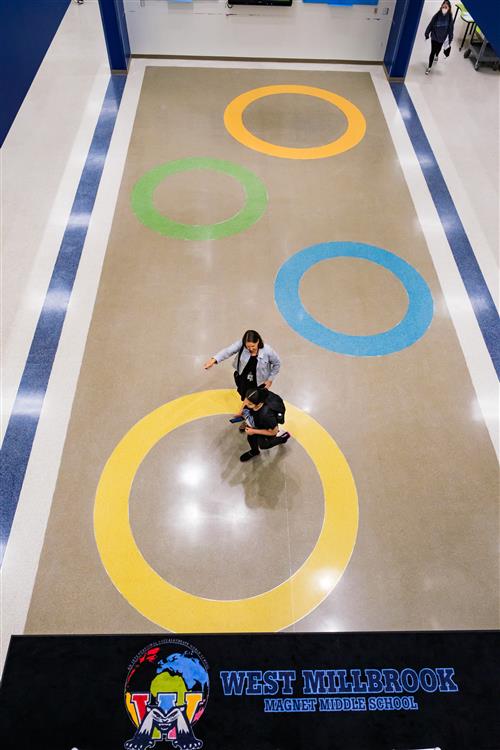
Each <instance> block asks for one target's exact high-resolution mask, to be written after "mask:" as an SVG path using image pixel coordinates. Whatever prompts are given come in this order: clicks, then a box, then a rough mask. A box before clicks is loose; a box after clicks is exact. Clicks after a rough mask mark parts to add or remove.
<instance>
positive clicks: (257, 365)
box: [204, 330, 281, 401]
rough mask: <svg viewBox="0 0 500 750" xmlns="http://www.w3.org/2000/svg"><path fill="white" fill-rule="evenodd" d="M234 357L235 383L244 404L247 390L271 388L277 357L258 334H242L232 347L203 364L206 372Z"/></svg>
mask: <svg viewBox="0 0 500 750" xmlns="http://www.w3.org/2000/svg"><path fill="white" fill-rule="evenodd" d="M232 355H235V356H234V360H233V367H234V382H235V384H236V390H237V391H238V393H239V396H240V398H241V400H242V401H243V400H244V398H245V395H246V393H247V391H248V390H249V389H250V388H270V387H271V385H272V383H273V381H274V379H275V378H276V376H277V374H278V373H279V371H280V367H281V362H280V358H279V357H278V355H277V354H276V352H275V351H274V349H272V348H271V347H270V346H269V345H268V344H264V341H263V340H262V336H261V335H260V333H257V331H252V330H249V331H245V333H244V334H243V337H242V338H241V339H239V340H238V341H235V342H234V344H231V345H230V346H228V347H226V349H221V351H220V352H217V354H214V356H213V357H211V358H210V359H209V360H208V362H205V364H204V368H205V370H209V369H210V368H211V367H213V366H214V365H217V364H219V363H220V362H224V360H225V359H229V357H231V356H232Z"/></svg>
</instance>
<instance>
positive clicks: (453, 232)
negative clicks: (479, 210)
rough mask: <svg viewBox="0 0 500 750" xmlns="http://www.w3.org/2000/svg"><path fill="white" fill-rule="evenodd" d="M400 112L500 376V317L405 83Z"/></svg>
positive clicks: (398, 86)
mask: <svg viewBox="0 0 500 750" xmlns="http://www.w3.org/2000/svg"><path fill="white" fill-rule="evenodd" d="M391 88H392V91H393V94H394V96H395V98H396V102H397V104H398V107H399V111H400V112H401V115H402V117H403V120H404V123H405V125H406V129H407V131H408V134H409V136H410V138H411V142H412V144H413V148H414V149H415V153H416V155H417V158H418V160H419V162H420V167H421V169H422V172H423V173H424V177H425V180H426V182H427V185H428V187H429V190H430V192H431V195H432V199H433V201H434V205H435V206H436V209H437V212H438V214H439V218H440V219H441V223H442V225H443V229H444V231H445V233H446V237H447V238H448V242H449V244H450V248H451V251H452V253H453V257H454V259H455V263H456V264H457V268H458V270H459V272H460V276H461V277H462V281H463V282H464V285H465V288H466V290H467V294H468V295H469V299H470V301H471V304H472V307H473V310H474V313H475V316H476V318H477V322H478V323H479V327H480V329H481V333H482V335H483V338H484V341H485V344H486V347H487V349H488V352H489V354H490V357H491V360H492V362H493V364H494V366H495V370H496V373H497V376H499V377H500V320H499V316H498V311H497V308H496V305H495V302H494V301H493V298H492V296H491V294H490V290H489V289H488V285H487V284H486V281H485V280H484V276H483V274H482V271H481V269H480V267H479V263H478V262H477V259H476V256H475V254H474V250H473V248H472V245H471V244H470V242H469V238H468V237H467V233H466V231H465V229H464V226H463V224H462V221H461V219H460V216H459V215H458V211H457V209H456V207H455V204H454V202H453V198H452V197H451V195H450V191H449V190H448V187H447V185H446V182H445V180H444V177H443V175H442V173H441V170H440V168H439V165H438V163H437V160H436V157H435V156H434V152H433V150H432V148H431V145H430V143H429V141H428V139H427V136H426V135H425V132H424V128H423V127H422V123H421V122H420V119H419V117H418V114H417V112H416V109H415V107H414V105H413V102H412V100H411V97H410V94H409V92H408V89H407V88H406V86H405V85H404V83H392V84H391Z"/></svg>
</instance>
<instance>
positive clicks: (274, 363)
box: [214, 339, 281, 385]
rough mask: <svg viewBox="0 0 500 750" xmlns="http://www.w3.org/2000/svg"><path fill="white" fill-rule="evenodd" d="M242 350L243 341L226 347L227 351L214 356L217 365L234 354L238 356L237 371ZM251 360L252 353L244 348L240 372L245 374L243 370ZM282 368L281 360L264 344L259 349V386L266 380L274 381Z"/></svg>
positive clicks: (235, 358)
mask: <svg viewBox="0 0 500 750" xmlns="http://www.w3.org/2000/svg"><path fill="white" fill-rule="evenodd" d="M240 349H241V339H238V341H235V342H234V344H231V345H230V346H228V347H226V348H225V349H221V350H220V352H217V354H214V359H215V361H216V362H217V363H219V362H224V360H225V359H229V357H231V356H232V355H233V354H234V355H236V356H235V357H234V360H233V367H234V369H235V370H236V367H237V365H238V352H239V351H240ZM249 359H250V352H249V351H248V349H247V348H246V346H245V347H243V351H242V352H241V357H240V366H239V369H238V372H239V373H240V375H241V373H242V372H243V369H244V367H245V365H246V363H247V362H248V360H249ZM280 367H281V362H280V358H279V357H278V355H277V354H276V352H275V351H274V349H272V348H271V347H270V346H268V345H267V344H264V347H263V348H262V349H259V353H258V354H257V384H258V385H262V384H263V383H265V382H266V380H273V381H274V379H275V377H276V375H277V374H278V373H279V371H280Z"/></svg>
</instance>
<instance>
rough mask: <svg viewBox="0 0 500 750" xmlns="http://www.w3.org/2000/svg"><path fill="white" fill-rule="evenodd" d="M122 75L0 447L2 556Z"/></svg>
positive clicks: (105, 110) (99, 129)
mask: <svg viewBox="0 0 500 750" xmlns="http://www.w3.org/2000/svg"><path fill="white" fill-rule="evenodd" d="M125 81H126V78H125V76H112V77H111V79H110V81H109V84H108V87H107V90H106V94H105V97H104V102H103V105H102V109H101V113H100V115H99V119H98V121H97V125H96V128H95V131H94V135H93V138H92V143H91V144H90V149H89V153H88V155H87V159H86V161H85V166H84V168H83V171H82V175H81V177H80V182H79V184H78V188H77V191H76V195H75V199H74V202H73V206H72V209H71V214H70V217H69V220H68V224H67V226H66V229H65V232H64V236H63V239H62V241H61V246H60V249H59V253H58V256H57V259H56V263H55V266H54V270H53V273H52V278H51V280H50V283H49V288H48V290H47V294H46V297H45V301H44V304H43V307H42V310H41V312H40V317H39V319H38V323H37V327H36V329H35V333H34V336H33V341H32V343H31V347H30V351H29V354H28V359H27V361H26V365H25V367H24V372H23V375H22V378H21V383H20V385H19V390H18V392H17V396H16V400H15V402H14V406H13V409H12V413H11V415H10V419H9V422H8V425H7V429H6V432H5V437H4V440H3V444H2V449H1V451H0V486H1V488H2V506H1V513H0V545H1V550H0V562H1V561H2V560H3V555H4V552H5V546H6V544H7V540H8V538H9V534H10V530H11V527H12V522H13V520H14V515H15V512H16V508H17V504H18V502H19V495H20V493H21V488H22V485H23V481H24V476H25V473H26V467H27V465H28V461H29V457H30V454H31V449H32V446H33V440H34V438H35V434H36V430H37V427H38V421H39V419H40V412H41V409H42V406H43V401H44V398H45V392H46V389H47V384H48V381H49V377H50V373H51V371H52V365H53V363H54V358H55V355H56V352H57V347H58V345H59V339H60V337H61V331H62V327H63V324H64V320H65V318H66V311H67V308H68V303H69V299H70V296H71V292H72V289H73V284H74V281H75V277H76V273H77V271H78V266H79V263H80V258H81V255H82V250H83V244H84V242H85V238H86V236H87V230H88V226H89V221H90V216H91V214H92V210H93V207H94V202H95V197H96V194H97V189H98V187H99V183H100V181H101V175H102V171H103V168H104V161H105V159H106V154H107V152H108V148H109V143H110V140H111V135H112V133H113V129H114V126H115V122H116V116H117V113H118V108H119V106H120V101H121V97H122V94H123V89H124V86H125Z"/></svg>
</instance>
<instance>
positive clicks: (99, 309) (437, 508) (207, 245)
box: [26, 65, 499, 633]
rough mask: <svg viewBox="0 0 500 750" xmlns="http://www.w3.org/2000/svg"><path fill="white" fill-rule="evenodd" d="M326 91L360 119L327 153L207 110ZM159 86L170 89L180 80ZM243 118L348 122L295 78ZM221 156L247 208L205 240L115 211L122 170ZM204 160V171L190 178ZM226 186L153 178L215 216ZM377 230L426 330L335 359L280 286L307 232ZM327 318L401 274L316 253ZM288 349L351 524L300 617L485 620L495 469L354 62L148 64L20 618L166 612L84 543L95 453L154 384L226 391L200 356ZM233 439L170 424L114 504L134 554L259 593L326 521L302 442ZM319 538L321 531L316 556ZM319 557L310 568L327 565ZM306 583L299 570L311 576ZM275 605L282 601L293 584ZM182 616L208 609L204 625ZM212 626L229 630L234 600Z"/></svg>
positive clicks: (432, 275) (373, 303)
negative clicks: (297, 151) (308, 156)
mask: <svg viewBox="0 0 500 750" xmlns="http://www.w3.org/2000/svg"><path fill="white" fill-rule="evenodd" d="M277 83H278V84H283V83H285V84H286V83H299V84H305V85H309V86H317V87H321V88H324V89H328V90H331V91H334V92H336V93H337V94H340V95H342V96H344V97H346V98H347V99H348V100H350V101H351V102H353V103H354V104H355V105H356V106H357V107H358V108H359V109H360V110H361V111H362V113H363V115H364V117H365V119H366V122H367V131H366V135H365V137H364V139H363V140H362V141H361V142H360V143H359V145H357V146H356V147H355V148H353V149H351V150H349V151H347V152H345V153H343V154H340V155H339V156H336V157H334V158H330V159H320V160H314V161H295V160H288V159H276V158H272V157H268V156H265V155H263V154H260V153H258V152H255V151H252V150H249V149H248V148H245V147H244V146H243V145H242V144H240V143H238V142H237V141H235V140H234V139H233V138H231V136H230V135H229V134H228V133H227V131H226V130H225V128H224V125H223V120H222V115H223V112H224V108H225V106H226V105H227V104H228V103H229V102H230V101H231V100H232V99H233V98H234V97H235V96H237V95H239V94H240V93H242V92H244V91H246V90H248V89H251V88H255V87H258V86H264V85H268V84H277ZM173 92H175V95H174V93H173ZM245 124H246V125H247V127H248V128H250V129H251V130H252V131H253V132H255V133H256V134H257V135H259V136H260V137H261V138H265V139H266V140H268V141H272V142H276V143H279V144H281V145H286V146H296V147H304V146H316V145H319V144H321V143H324V142H325V141H329V140H332V139H334V138H335V137H336V136H338V135H339V134H340V132H341V131H342V129H343V128H344V127H345V121H344V119H343V117H342V116H340V115H339V114H338V113H337V112H336V111H335V109H333V108H332V107H329V106H327V105H326V104H325V103H324V102H323V101H318V100H316V99H312V98H309V97H289V96H284V95H283V96H277V97H268V98H267V99H263V100H260V101H259V102H256V103H254V104H253V105H251V107H250V108H249V110H248V112H247V115H246V118H245ZM191 156H204V157H211V158H217V159H225V160H229V161H231V162H234V163H236V164H239V165H241V166H243V167H246V168H247V169H249V170H251V171H252V172H253V173H254V174H256V175H258V176H259V178H260V179H261V180H262V181H263V182H264V184H265V186H266V189H267V192H268V195H269V202H268V206H267V210H266V211H265V213H264V215H263V216H262V218H260V220H259V221H258V222H257V223H256V224H254V225H253V226H251V227H250V228H248V229H247V230H245V231H244V232H242V233H240V234H237V235H234V236H231V237H226V238H224V239H220V240H216V241H215V240H214V241H205V242H189V241H184V240H177V239H172V238H170V237H165V236H162V235H160V234H157V233H156V232H154V231H152V230H151V229H149V228H148V227H146V226H144V225H143V224H142V223H141V222H139V221H138V219H137V217H136V216H135V215H134V213H133V211H132V209H131V202H130V197H131V191H132V188H133V186H134V184H135V183H136V181H137V180H138V179H139V178H140V177H141V176H142V175H143V174H144V173H145V172H146V171H148V170H150V169H152V168H153V167H155V166H157V165H159V164H161V163H164V162H167V161H170V160H173V159H179V158H187V157H191ZM200 174H201V179H200ZM242 200H243V195H242V191H241V188H240V187H239V186H238V185H237V184H236V183H235V182H234V180H231V179H230V178H227V177H226V176H224V175H220V174H214V173H212V172H206V173H199V172H198V171H193V172H186V173H183V174H179V175H175V176H174V177H171V178H169V179H168V180H167V181H165V183H164V184H162V186H161V188H159V189H158V190H157V191H156V193H155V205H156V208H157V209H158V210H159V211H161V212H162V213H164V214H165V215H168V216H169V217H170V218H173V219H175V220H177V221H181V222H186V223H192V224H202V223H210V222H218V221H223V220H224V219H225V218H227V217H228V216H230V215H232V214H234V213H235V211H237V210H238V209H239V207H240V206H241V203H242ZM334 241H343V242H345V241H349V242H363V243H368V244H372V245H377V246H379V247H382V248H385V249H386V250H389V251H390V252H392V253H395V254H396V255H398V256H400V257H401V258H403V259H405V260H406V261H407V262H408V263H410V264H411V265H412V266H413V267H414V268H415V269H417V270H418V272H419V273H420V274H421V275H422V276H423V278H424V279H425V281H426V282H427V284H428V285H429V288H430V290H431V293H432V296H433V300H434V317H433V320H432V323H431V325H430V327H429V329H428V330H427V332H426V333H425V335H424V336H423V337H422V338H421V339H420V340H419V341H417V342H416V343H414V344H413V345H412V346H410V347H409V348H406V349H404V350H401V351H399V352H397V353H394V354H391V355H387V356H381V357H371V358H365V357H349V356H344V355H341V354H336V353H333V352H331V351H328V350H326V349H323V348H321V347H318V346H316V345H314V344H312V343H310V342H309V341H307V340H306V339H304V338H302V337H301V336H299V335H298V334H297V333H295V332H294V331H293V330H292V329H291V328H290V327H289V326H288V325H287V323H286V322H285V320H284V319H283V318H282V317H281V315H280V313H279V311H278V309H277V307H276V305H275V303H274V279H275V276H276V273H277V272H278V270H279V268H280V266H281V265H282V264H283V263H284V261H285V260H286V259H287V258H289V256H290V255H292V254H293V253H295V252H297V251H298V250H301V249H303V248H305V247H307V246H310V245H312V244H315V243H319V242H334ZM301 296H302V300H303V302H304V304H305V306H306V307H307V309H308V310H309V311H310V312H311V314H313V315H314V316H315V318H317V319H318V320H319V321H321V322H322V323H323V324H324V325H326V326H329V327H331V328H335V329H336V330H341V331H343V332H346V333H351V334H354V335H360V334H372V333H377V332H379V331H383V330H387V329H389V328H390V327H392V326H393V325H395V324H396V323H397V322H398V321H399V320H400V319H401V317H402V315H403V314H404V311H405V307H406V304H407V299H406V295H405V294H404V291H403V290H402V288H401V285H400V284H399V283H398V282H397V280H395V279H394V277H393V276H392V275H391V274H389V273H388V272H387V271H386V270H384V269H383V268H381V267H380V266H377V265H375V264H373V263H369V262H367V261H361V260H356V261H353V260H352V259H351V260H349V259H345V258H344V259H336V260H328V261H323V262H322V263H321V264H320V265H317V266H315V267H314V268H312V269H311V270H310V271H308V272H307V274H306V275H305V277H304V279H303V283H302V286H301ZM250 327H251V328H256V329H257V330H259V331H260V332H261V333H262V335H263V336H264V339H265V340H266V341H268V342H269V343H270V344H271V345H272V346H273V347H274V348H275V349H276V350H277V351H278V352H279V354H280V356H281V358H282V371H281V372H280V375H279V376H278V378H277V379H276V383H275V386H274V387H275V390H276V391H277V392H279V393H280V394H282V395H283V396H284V397H285V398H286V400H287V401H289V402H290V403H292V404H294V405H295V406H296V407H298V408H299V409H302V410H303V411H304V412H305V413H307V414H309V415H311V416H312V417H314V419H315V420H316V421H317V422H319V423H320V424H321V425H322V426H323V427H324V428H325V429H326V430H327V432H328V433H329V434H330V435H331V436H332V437H333V438H334V440H335V441H336V443H337V444H338V446H339V447H340V449H341V451H342V452H343V454H344V456H345V458H346V460H347V462H348V464H349V466H350V469H351V471H352V474H353V477H354V480H355V483H356V487H357V494H358V501H359V530H358V536H357V540H356V544H355V546H354V550H353V553H352V557H351V559H350V562H349V564H348V566H347V568H346V571H345V572H344V574H343V576H342V578H341V579H340V581H339V583H338V584H337V586H336V587H335V588H334V589H333V591H331V593H329V595H328V596H327V598H326V599H325V600H324V601H323V602H322V603H321V604H320V605H319V606H317V607H316V608H315V609H314V610H313V611H311V612H310V613H309V614H308V615H307V616H306V617H304V618H302V619H300V620H299V619H298V618H297V620H294V621H291V622H290V623H289V627H291V628H295V629H298V630H304V631H307V630H313V631H314V630H332V629H333V630H335V629H341V630H376V629H419V628H488V627H496V626H498V562H499V560H498V544H497V541H498V505H497V500H498V465H497V461H496V456H495V452H494V449H493V446H492V444H491V440H490V437H489V435H488V431H487V429H486V426H485V424H484V422H483V420H482V419H478V418H473V417H472V410H473V404H474V402H475V393H474V388H473V385H472V382H471V376H470V374H469V369H468V367H467V363H466V361H465V359H464V355H463V353H462V349H461V347H460V344H459V341H458V339H457V335H456V332H455V328H454V325H453V323H452V321H451V319H450V315H449V312H448V301H447V299H445V296H444V294H443V291H442V288H441V285H440V282H439V280H438V278H437V275H436V272H435V270H434V265H433V262H432V259H431V255H430V254H429V249H428V246H427V243H426V241H425V237H424V234H423V232H422V227H421V223H420V221H419V217H418V216H417V213H416V211H415V207H414V203H413V201H412V196H411V195H410V192H409V189H408V186H407V182H406V180H405V176H404V174H403V171H402V168H401V163H400V159H399V157H398V154H397V152H396V150H395V147H394V143H393V140H392V138H391V134H390V132H389V129H388V126H387V121H386V118H385V117H384V113H383V111H382V108H381V105H380V102H379V98H378V96H377V92H376V90H375V87H374V85H373V82H372V78H371V76H370V75H369V74H368V73H359V72H356V73H349V72H320V71H314V72H303V71H282V70H279V71H277V70H274V71H270V70H240V69H232V70H223V69H219V70H217V69H214V70H210V69H196V68H175V67H162V66H154V65H151V66H150V67H148V68H147V69H146V73H145V77H144V82H143V85H142V89H141V93H140V100H139V105H138V108H137V114H136V117H135V121H134V126H133V131H132V136H131V140H130V145H129V148H128V154H127V159H126V163H125V169H124V173H123V178H122V181H121V186H120V191H119V195H118V200H117V203H116V209H115V214H114V220H113V226H112V230H111V234H110V239H109V243H108V247H107V251H106V257H105V261H104V266H103V270H102V275H101V278H100V285H99V290H98V295H97V300H96V304H95V307H94V311H93V317H92V322H91V326H90V330H89V334H88V339H87V345H86V350H85V354H84V358H83V363H82V366H81V370H80V375H79V380H78V385H77V390H76V395H75V399H74V402H73V408H72V414H71V420H70V423H69V427H68V431H67V436H66V443H65V447H64V452H63V455H62V459H61V465H60V471H59V476H58V480H57V486H56V491H55V494H54V499H53V502H52V509H51V513H50V517H49V521H48V526H47V531H46V535H45V541H44V546H43V551H42V555H41V559H40V565H39V568H38V573H37V576H36V582H35V586H34V590H33V596H32V600H31V605H30V609H29V613H28V618H27V623H26V632H29V633H34V632H42V633H61V632H82V633H84V632H90V633H92V632H138V631H143V632H146V631H154V630H159V629H161V628H160V627H159V626H158V625H157V624H155V622H154V620H153V622H152V621H151V619H146V618H145V617H143V615H142V614H141V613H140V612H139V611H137V609H136V608H134V607H133V606H131V604H129V603H128V602H127V601H126V599H125V598H124V597H123V596H122V595H121V594H120V593H119V591H118V590H117V589H116V588H115V587H114V585H113V583H112V582H111V580H110V579H109V577H108V575H107V573H106V570H105V569H104V566H103V564H102V561H101V559H100V556H99V553H98V550H97V548H96V544H95V540H94V523H93V511H94V499H95V495H96V488H97V486H98V483H99V478H100V476H101V473H102V471H103V469H104V466H105V463H106V461H107V459H108V457H109V456H110V455H111V454H112V452H113V451H114V449H115V446H116V445H117V444H118V443H119V441H120V440H121V439H122V437H123V436H124V435H125V434H126V433H127V431H128V430H129V429H130V428H131V427H132V426H133V425H134V424H135V423H136V422H138V421H139V420H140V419H142V418H143V417H144V416H145V415H147V414H148V413H149V412H151V411H152V410H154V409H156V408H157V407H158V406H160V405H161V404H163V403H165V402H168V401H170V400H172V399H174V398H177V397H179V396H182V395H184V394H187V393H191V392H196V391H201V390H205V389H210V388H224V387H230V385H231V383H232V375H231V368H230V364H229V363H226V364H225V365H221V366H220V367H217V368H215V369H212V370H210V371H209V372H204V371H203V369H202V363H203V361H204V360H205V359H207V358H208V357H209V356H210V355H211V354H213V353H214V351H216V350H217V349H219V348H220V347H222V346H224V345H226V344H228V343H230V342H231V341H233V340H235V339H236V338H237V337H238V336H239V335H241V333H242V332H243V331H244V330H245V329H246V328H250ZM244 445H245V441H244V438H243V437H242V436H240V435H239V434H238V432H237V431H236V430H234V429H232V428H230V426H229V425H228V423H227V420H226V418H224V417H222V416H221V417H213V416H212V417H207V418H205V419H200V420H197V421H195V422H192V423H190V424H189V425H186V426H184V427H180V428H178V429H177V430H175V431H173V432H171V433H169V434H168V435H167V436H166V437H165V438H163V439H162V440H160V441H159V442H158V443H157V444H156V445H155V447H154V448H153V449H152V450H151V452H150V453H149V455H148V456H147V457H146V458H145V460H144V461H143V463H142V464H141V466H140V467H139V469H138V471H137V474H136V477H135V480H134V483H133V486H132V490H131V496H130V524H131V528H132V531H133V535H134V537H135V540H136V542H137V544H138V546H139V548H140V550H141V552H142V554H143V556H144V558H145V559H146V560H147V561H148V563H149V564H150V565H151V566H152V567H153V568H154V569H155V570H156V571H157V573H158V574H159V575H160V576H162V577H163V578H165V579H167V580H168V581H169V582H170V583H172V584H173V585H174V586H176V587H178V588H179V589H181V590H183V591H188V592H190V593H192V594H194V595H196V596H199V597H204V598H206V599H221V600H225V599H239V598H244V597H255V596H257V595H259V594H260V593H262V592H263V591H267V590H270V589H273V588H274V587H276V586H278V585H279V584H280V583H281V582H282V581H283V580H284V579H286V578H288V577H289V576H291V575H293V573H294V572H296V571H297V570H298V569H300V567H301V566H302V565H303V563H304V561H305V560H306V559H307V557H308V556H309V554H310V552H311V551H312V549H313V547H314V545H315V541H316V539H317V537H318V534H319V533H320V531H321V528H322V523H323V514H324V500H323V488H322V486H321V484H320V481H319V477H318V475H317V472H316V470H315V467H314V465H313V463H312V462H311V460H310V458H309V457H308V455H307V454H306V452H305V451H304V450H303V448H302V447H301V446H300V444H299V441H295V440H294V441H291V442H290V443H289V444H288V445H287V446H286V447H284V448H276V449H273V451H271V452H269V454H266V455H264V456H262V457H261V458H259V459H257V460H256V461H254V462H252V463H251V464H250V465H248V466H242V465H241V464H240V463H239V461H238V456H239V453H240V452H242V450H243V449H244ZM333 552H334V551H332V554H333ZM327 572H328V571H327ZM313 585H314V581H311V586H313ZM292 609H293V602H292ZM200 629H203V627H202V624H200ZM226 629H227V630H232V629H234V624H233V623H231V621H230V619H229V620H228V622H227V628H226Z"/></svg>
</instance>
